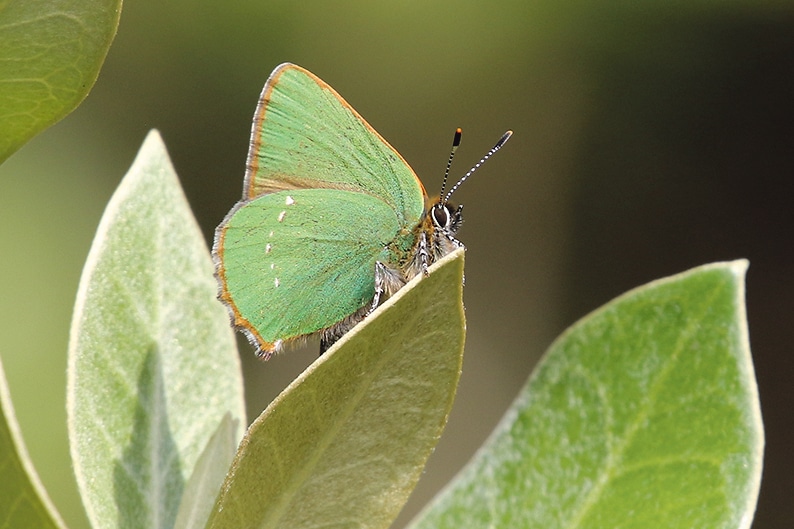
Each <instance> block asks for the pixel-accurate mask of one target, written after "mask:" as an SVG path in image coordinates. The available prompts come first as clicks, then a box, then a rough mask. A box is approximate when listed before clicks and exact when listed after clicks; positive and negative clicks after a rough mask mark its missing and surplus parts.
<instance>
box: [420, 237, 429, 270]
mask: <svg viewBox="0 0 794 529" xmlns="http://www.w3.org/2000/svg"><path fill="white" fill-rule="evenodd" d="M417 254H418V255H419V267H420V268H421V270H422V274H424V275H425V276H428V275H430V273H429V272H428V271H427V268H428V266H429V262H430V255H429V254H428V251H427V234H426V233H425V232H422V233H420V234H419V246H418V248H417Z"/></svg>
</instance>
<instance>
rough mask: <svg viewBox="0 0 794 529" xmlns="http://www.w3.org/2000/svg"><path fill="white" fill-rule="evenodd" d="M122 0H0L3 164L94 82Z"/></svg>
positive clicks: (74, 103) (0, 146) (69, 108)
mask: <svg viewBox="0 0 794 529" xmlns="http://www.w3.org/2000/svg"><path fill="white" fill-rule="evenodd" d="M120 13H121V0H56V1H53V0H5V1H0V79H2V82H0V131H2V134H0V163H2V162H3V161H4V160H5V159H6V158H8V157H9V156H10V155H11V154H12V153H13V152H14V151H16V150H17V149H18V148H19V147H20V146H22V144H24V143H25V142H26V141H28V140H29V139H30V138H32V137H33V136H35V135H36V134H38V133H39V132H41V131H42V130H44V129H45V128H47V127H49V126H50V125H52V124H53V123H55V122H57V121H58V120H60V119H61V118H63V117H64V116H66V115H67V114H68V113H69V112H71V111H72V110H74V109H75V108H76V107H77V105H78V104H79V103H80V102H81V101H82V100H83V98H85V96H86V95H87V94H88V91H89V90H90V89H91V87H92V86H93V85H94V82H95V81H96V78H97V75H99V68H100V67H101V66H102V62H103V61H104V60H105V55H106V54H107V52H108V49H109V48H110V43H111V42H112V41H113V37H114V35H115V34H116V27H117V26H118V21H119V15H120Z"/></svg>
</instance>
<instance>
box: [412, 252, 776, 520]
mask: <svg viewBox="0 0 794 529" xmlns="http://www.w3.org/2000/svg"><path fill="white" fill-rule="evenodd" d="M746 267H747V263H746V261H736V262H733V263H719V264H714V265H708V266H704V267H700V268H696V269H694V270H691V271H689V272H685V273H683V274H680V275H677V276H673V277H670V278H666V279H662V280H659V281H656V282H653V283H650V284H648V285H646V286H644V287H641V288H638V289H636V290H633V291H631V292H629V293H627V294H625V295H623V296H621V297H619V298H617V299H616V300H614V301H612V302H611V303H609V304H607V305H605V306H604V307H602V308H601V309H599V310H597V311H595V312H594V313H592V314H590V315H589V316H587V317H585V318H584V319H582V320H581V321H580V322H579V323H577V324H576V325H574V326H573V327H571V328H570V329H569V330H568V331H566V332H565V333H564V334H563V335H562V336H561V337H560V338H559V339H558V340H557V341H556V342H555V343H554V344H553V345H552V346H551V348H550V350H549V351H548V353H547V355H546V357H545V358H544V359H543V360H542V362H541V363H540V364H539V365H538V367H537V369H536V370H535V373H534V374H533V375H532V376H531V377H530V381H529V384H528V385H527V386H526V388H525V389H524V390H523V391H522V392H521V394H520V395H519V397H518V399H517V400H516V401H515V403H514V404H513V405H512V407H511V409H510V410H509V411H508V412H507V415H506V416H505V417H504V418H503V419H502V422H501V424H500V425H499V426H498V427H497V429H496V431H495V432H494V434H493V435H492V437H491V439H490V440H489V441H488V442H487V443H486V445H485V446H484V447H483V448H482V449H481V450H480V452H479V453H478V454H477V455H476V456H475V457H474V459H473V461H472V462H470V463H469V465H468V466H467V467H466V468H465V469H464V471H463V472H462V473H461V474H460V475H459V476H458V477H457V478H456V479H455V480H454V481H453V483H452V484H451V485H450V487H449V488H448V489H447V490H445V491H444V492H442V493H441V495H440V496H439V497H438V498H437V499H436V500H434V503H432V504H431V505H430V506H429V508H427V509H426V510H425V512H423V513H422V514H420V516H419V517H418V519H417V521H416V522H415V523H414V524H413V525H412V526H411V527H412V528H413V529H425V528H431V527H432V528H434V529H438V528H445V527H450V528H451V527H454V528H462V527H478V528H479V527H543V528H544V529H556V528H577V529H584V528H593V529H596V528H598V529H603V528H605V527H610V528H611V527H620V528H648V527H653V528H687V529H689V528H693V527H697V528H698V529H708V528H712V527H714V528H717V527H719V528H726V527H734V528H737V527H738V528H747V527H749V526H750V523H751V522H752V518H753V513H754V511H755V503H756V499H757V496H758V487H759V483H760V477H761V465H762V452H763V426H762V424H761V413H760V408H759V403H758V391H757V387H756V382H755V376H754V373H753V365H752V360H751V357H750V348H749V341H748V336H747V324H746V318H745V309H744V273H745V270H746Z"/></svg>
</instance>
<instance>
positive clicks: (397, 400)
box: [208, 250, 465, 529]
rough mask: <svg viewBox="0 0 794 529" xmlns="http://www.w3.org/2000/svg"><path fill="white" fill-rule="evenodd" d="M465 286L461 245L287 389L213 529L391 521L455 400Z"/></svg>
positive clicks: (253, 431) (257, 432)
mask: <svg viewBox="0 0 794 529" xmlns="http://www.w3.org/2000/svg"><path fill="white" fill-rule="evenodd" d="M462 282H463V251H462V250H461V251H457V252H455V253H453V254H451V255H449V256H447V257H446V258H445V259H443V260H442V261H440V262H439V263H437V264H436V265H434V266H433V267H432V268H431V274H430V276H429V277H426V278H421V280H419V278H417V280H414V281H413V282H412V283H410V284H409V285H407V286H406V287H404V288H403V289H402V290H400V291H399V292H398V294H397V295H396V296H394V297H393V298H391V299H390V300H389V301H388V302H386V303H385V304H384V305H383V306H381V307H379V308H378V310H377V311H376V312H375V313H373V314H372V316H370V317H369V318H367V320H365V322H364V323H362V324H361V325H359V326H357V327H356V328H355V329H354V330H353V331H352V332H350V333H348V334H347V335H346V336H345V337H344V338H343V339H342V340H340V341H339V342H337V344H336V345H335V346H334V347H332V348H331V349H330V350H329V351H328V352H327V353H326V354H325V355H323V356H321V357H320V358H319V359H318V360H317V361H316V362H315V363H314V364H312V365H311V366H310V367H309V368H308V369H307V370H306V371H305V372H304V373H303V374H302V375H301V376H300V377H298V378H297V379H296V380H295V381H294V382H293V383H292V384H291V385H290V386H289V387H288V388H287V389H286V390H284V392H283V393H282V394H281V395H280V396H279V397H277V398H276V399H275V401H274V402H273V403H272V404H271V405H270V406H269V407H268V408H267V409H266V410H265V411H264V412H263V413H262V415H260V416H259V418H258V419H257V420H256V421H255V422H254V424H253V425H252V426H251V428H250V429H249V431H248V432H247V434H246V436H245V438H244V439H243V442H242V443H241V445H240V450H239V451H238V454H237V457H236V459H235V462H234V464H233V466H232V470H231V472H230V474H229V476H228V477H227V480H226V483H225V484H224V486H223V490H222V493H221V496H220V499H219V502H218V504H217V505H216V507H215V510H214V511H213V513H212V516H211V517H210V522H209V524H208V527H211V528H212V529H239V528H243V527H245V528H277V527H284V528H287V527H289V528H291V529H300V528H310V527H311V528H317V527H357V528H385V527H388V526H389V525H390V524H391V522H392V520H393V519H394V518H395V517H396V516H397V514H398V512H399V510H400V509H401V508H402V506H403V505H404V504H405V502H406V500H407V498H408V495H409V494H410V492H411V490H413V488H414V486H415V484H416V481H417V480H418V479H419V476H420V474H421V472H422V469H423V468H424V465H425V461H426V460H427V457H428V456H429V455H430V453H431V452H432V450H433V448H434V447H435V445H436V442H437V441H438V438H439V436H440V435H441V431H442V430H443V428H444V425H445V424H446V421H447V415H448V413H449V411H450V408H451V406H452V401H453V398H454V395H455V390H456V387H457V383H458V378H459V376H460V369H461V362H462V358H463V342H464V331H465V322H464V316H463V304H462Z"/></svg>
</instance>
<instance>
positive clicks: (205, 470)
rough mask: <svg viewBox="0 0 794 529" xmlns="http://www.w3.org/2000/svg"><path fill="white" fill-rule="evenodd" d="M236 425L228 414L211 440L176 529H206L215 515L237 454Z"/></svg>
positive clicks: (184, 499)
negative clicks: (211, 516) (199, 528)
mask: <svg viewBox="0 0 794 529" xmlns="http://www.w3.org/2000/svg"><path fill="white" fill-rule="evenodd" d="M238 431H239V428H238V424H237V421H235V420H234V419H232V416H231V415H230V414H228V413H227V414H226V415H224V416H223V419H221V423H220V424H219V425H218V429H217V430H216V431H215V434H214V435H213V436H212V437H211V438H210V440H209V442H208V443H207V446H206V447H205V448H204V451H203V452H202V453H201V456H199V459H198V462H197V463H196V466H195V467H194V469H193V475H192V476H190V480H188V482H187V485H186V486H185V493H184V494H183V495H182V503H181V504H180V506H179V512H178V513H177V515H176V523H175V524H174V528H175V529H192V528H196V527H203V526H204V524H205V523H206V522H207V518H209V515H210V513H211V512H212V505H213V504H214V503H215V498H216V497H217V496H218V491H219V490H220V488H221V484H222V483H223V478H224V477H225V476H226V472H227V471H228V470H229V465H231V463H232V459H234V454H235V452H236V451H237V442H238V440H239V437H238V435H237V433H238Z"/></svg>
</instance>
